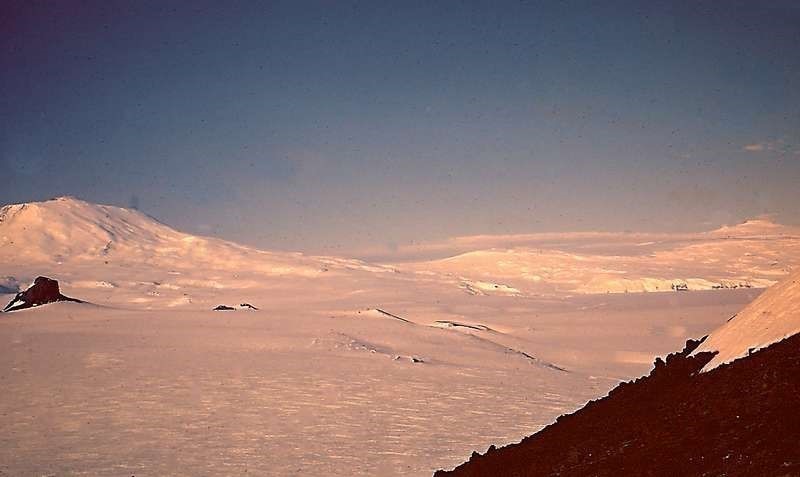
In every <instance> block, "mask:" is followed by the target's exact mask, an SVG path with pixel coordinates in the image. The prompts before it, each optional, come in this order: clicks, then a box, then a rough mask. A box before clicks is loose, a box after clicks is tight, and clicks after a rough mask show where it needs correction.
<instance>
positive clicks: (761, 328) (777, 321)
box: [695, 272, 800, 371]
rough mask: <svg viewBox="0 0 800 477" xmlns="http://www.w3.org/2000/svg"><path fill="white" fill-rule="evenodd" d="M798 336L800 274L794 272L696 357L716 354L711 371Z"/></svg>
mask: <svg viewBox="0 0 800 477" xmlns="http://www.w3.org/2000/svg"><path fill="white" fill-rule="evenodd" d="M798 333H800V272H795V273H793V274H792V275H791V276H789V277H788V278H786V279H785V280H783V281H782V282H780V283H778V284H777V285H775V286H773V287H771V288H770V289H768V290H767V291H766V292H764V293H763V294H762V295H761V296H759V297H758V298H756V299H755V300H754V301H753V302H752V303H751V304H750V305H748V306H747V307H746V308H745V309H744V310H742V311H741V312H739V313H738V314H737V315H736V316H735V317H733V318H732V319H731V320H730V321H729V322H727V323H725V324H724V325H723V326H721V327H720V328H719V329H717V330H715V331H714V332H712V333H711V334H710V335H709V336H708V338H707V339H706V340H705V341H704V342H703V344H701V345H700V347H699V348H698V349H697V350H696V351H695V354H697V353H702V352H706V351H708V352H716V353H717V354H716V355H715V356H714V358H713V359H712V360H711V361H710V362H709V363H708V364H706V365H705V367H704V368H703V371H709V370H711V369H714V368H716V367H717V366H720V365H721V364H725V363H729V362H731V361H733V360H735V359H737V358H741V357H744V356H747V355H748V354H750V353H752V352H754V351H757V350H759V349H762V348H765V347H767V346H769V345H771V344H772V343H776V342H778V341H781V340H783V339H784V338H788V337H789V336H792V335H796V334H798Z"/></svg>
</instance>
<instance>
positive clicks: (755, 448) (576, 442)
mask: <svg viewBox="0 0 800 477" xmlns="http://www.w3.org/2000/svg"><path fill="white" fill-rule="evenodd" d="M798 280H800V276H798V274H797V273H795V274H793V276H791V277H789V279H787V281H785V282H784V283H783V284H781V285H779V286H776V287H775V288H774V289H770V290H768V291H767V292H766V293H765V294H764V295H762V297H763V298H760V299H758V300H756V301H755V302H754V303H752V304H751V305H750V306H748V307H747V308H745V310H743V312H742V313H740V314H739V316H737V317H735V318H733V319H732V320H731V321H730V322H729V323H728V324H726V325H724V326H723V327H721V328H720V329H719V330H717V331H716V332H714V333H712V334H711V335H710V337H709V338H708V340H706V342H705V343H703V344H702V345H701V346H700V347H698V345H699V344H700V343H699V342H697V341H689V342H687V345H686V348H685V349H684V350H683V351H682V352H680V353H675V354H673V355H670V356H669V357H668V358H667V360H666V362H664V361H662V360H661V359H657V360H656V363H655V367H654V369H653V370H652V371H651V373H650V375H649V376H647V377H644V378H640V379H638V380H636V381H634V382H630V383H623V384H620V385H619V386H618V387H617V388H615V389H614V390H613V391H611V392H610V393H609V395H608V396H607V397H605V398H603V399H600V400H598V401H593V402H590V403H588V404H587V405H586V406H585V407H584V408H582V409H581V410H579V411H577V412H575V413H574V414H571V415H567V416H562V417H560V418H559V419H558V420H557V421H556V422H555V423H554V424H552V425H550V426H548V427H546V428H545V429H543V430H542V431H540V432H538V433H537V434H534V435H532V436H530V437H527V438H525V439H524V440H523V441H522V442H520V443H519V444H514V445H510V446H508V447H505V448H502V449H494V447H490V449H489V451H488V452H487V453H486V454H485V455H478V454H477V453H474V454H473V455H472V457H471V458H470V460H469V462H467V463H464V464H462V465H461V466H459V467H457V468H456V469H454V470H452V471H449V472H448V471H439V472H437V473H436V474H435V475H436V476H437V477H445V476H461V477H464V476H500V475H503V476H552V475H559V476H584V475H592V476H611V475H651V476H661V475H663V476H674V475H726V476H750V475H770V476H789V475H800V445H798V444H797V443H798V442H800V413H798V410H797V405H798V396H800V375H798V374H797V370H798V369H800V334H794V335H792V336H789V337H788V338H784V339H782V340H779V341H777V342H774V340H772V339H771V338H770V339H769V340H767V341H766V342H765V343H764V344H763V346H760V345H757V346H756V347H755V348H754V349H753V350H752V352H751V354H750V355H748V356H745V357H743V358H740V359H736V360H734V361H732V362H730V363H727V364H720V365H719V366H716V367H713V368H711V369H709V370H707V371H705V372H700V371H701V369H702V368H703V367H704V366H706V365H707V364H708V363H709V362H711V361H712V359H715V357H716V356H717V355H718V354H719V355H724V356H729V355H730V356H733V355H734V354H736V353H737V352H738V351H737V350H738V349H739V347H740V345H741V343H742V342H746V343H751V342H752V340H748V339H744V338H743V337H746V336H750V335H754V336H762V337H763V336H765V335H766V336H771V335H770V334H768V333H767V334H765V333H764V328H769V329H774V328H775V327H778V323H776V322H775V321H774V320H772V319H770V317H773V316H775V315H779V316H781V317H782V318H781V320H780V322H779V323H780V325H781V326H780V327H779V328H780V330H784V329H793V328H792V326H790V324H787V323H786V322H787V321H789V322H791V321H793V320H796V319H797V317H798V315H800V306H798V304H797V303H796V301H795V300H794V298H795V293H794V292H795V291H796V288H797V286H798ZM768 309H772V310H774V311H773V312H768ZM753 316H762V317H765V319H763V320H760V321H759V320H757V319H753V318H752V317H753ZM739 319H742V320H743V323H745V324H739V325H738V326H735V327H734V329H735V330H736V333H735V336H736V337H737V338H739V339H728V340H726V339H720V338H719V336H721V337H722V338H725V337H727V336H729V334H730V331H726V330H729V329H730V328H731V327H732V323H734V322H735V321H737V320H739ZM781 332H783V331H781ZM715 337H716V338H715ZM712 340H713V341H712ZM709 342H711V343H712V344H713V345H712V346H710V347H709V346H708V345H707V344H708V343H709ZM714 343H715V344H714ZM758 343H760V342H758ZM758 343H757V344H758ZM770 343H771V344H770ZM729 346H730V347H734V349H728V348H727V347H729ZM759 348H761V349H760V350H759Z"/></svg>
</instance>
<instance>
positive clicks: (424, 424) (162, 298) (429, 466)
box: [0, 198, 800, 476]
mask: <svg viewBox="0 0 800 477" xmlns="http://www.w3.org/2000/svg"><path fill="white" fill-rule="evenodd" d="M796 232H797V231H796V230H795V229H791V228H788V227H784V226H781V225H777V224H772V223H770V222H768V221H765V220H759V221H755V222H749V223H746V224H743V225H740V226H734V227H730V228H725V229H720V230H717V231H714V232H707V233H700V234H684V235H680V236H677V235H676V236H667V235H665V234H662V235H660V236H658V237H654V236H650V237H649V238H648V240H643V239H642V236H641V235H636V234H628V235H630V236H628V235H626V234H617V235H614V234H599V235H596V236H592V237H589V238H587V237H586V236H580V237H578V238H575V237H576V236H574V235H568V234H566V235H564V236H563V237H562V239H556V238H553V236H547V239H546V240H545V239H541V240H540V239H536V240H540V243H539V245H538V246H537V247H538V248H531V247H530V246H526V247H525V248H524V249H523V248H512V249H502V250H500V249H493V250H484V249H480V248H476V249H475V250H472V251H469V252H466V253H465V254H461V255H458V256H455V257H451V258H449V259H444V260H431V261H427V262H414V263H400V264H374V263H367V262H364V261H360V260H351V259H343V258H335V257H317V256H308V255H303V254H299V253H285V252H266V251H261V250H256V249H253V248H249V247H244V246H240V245H237V244H233V243H230V242H225V241H223V240H219V239H211V238H202V237H195V236H191V235H188V234H184V233H181V232H177V231H175V230H173V229H171V228H169V227H167V226H166V225H163V224H161V223H158V222H157V221H155V220H153V219H151V218H149V217H147V216H146V215H144V214H141V213H139V212H137V211H132V210H126V209H121V208H117V207H109V206H100V205H95V204H89V203H86V202H83V201H80V200H77V199H74V198H60V199H55V200H52V201H47V202H40V203H31V204H20V205H12V206H7V207H4V208H3V209H2V210H1V211H0V305H5V303H7V302H8V301H9V300H10V299H11V298H12V297H13V293H14V292H15V291H16V290H18V289H20V288H22V289H24V288H25V287H26V286H27V285H28V283H30V282H31V281H32V280H33V278H35V277H36V276H37V275H45V276H48V277H50V278H55V279H57V280H59V282H60V283H61V288H62V292H63V293H64V294H65V295H68V296H71V297H75V298H79V299H82V300H87V301H89V302H91V303H85V304H80V303H56V304H51V305H44V306H41V307H37V308H32V309H29V310H24V311H19V312H14V313H6V314H0V382H2V392H3V397H2V399H0V415H1V416H2V419H0V475H170V474H172V475H219V474H223V475H238V474H243V473H245V472H247V473H253V474H255V475H274V476H283V475H347V476H361V475H363V476H366V475H379V476H423V475H430V474H431V473H432V472H433V471H434V470H435V469H437V468H450V467H453V466H454V465H457V464H458V463H460V462H462V461H463V460H464V459H465V458H467V457H468V456H469V454H470V453H471V452H472V451H474V450H479V451H484V450H485V449H486V447H488V445H489V444H495V445H502V444H507V443H511V442H515V441H518V440H519V439H520V438H522V437H523V436H526V435H529V434H531V433H532V432H535V431H536V430H538V429H539V428H541V427H542V426H544V425H546V424H548V423H550V422H552V421H553V420H554V419H555V418H556V417H557V416H559V415H560V414H563V413H565V412H569V411H572V410H575V409H576V408H578V407H580V406H582V405H583V404H584V403H585V402H586V401H587V400H589V399H594V398H598V397H600V396H602V395H604V394H605V393H606V392H607V391H608V390H609V389H611V388H612V387H613V386H614V385H615V384H616V383H617V382H618V381H620V380H623V379H630V378H632V377H635V376H638V375H641V374H643V373H645V372H646V371H647V370H648V369H649V368H650V366H651V363H652V361H653V359H654V357H655V356H658V355H664V354H666V353H669V352H672V351H675V350H677V349H680V348H681V347H682V346H683V343H684V341H685V340H686V339H687V338H697V337H700V336H703V335H705V334H707V333H708V332H709V331H710V330H712V329H715V328H717V327H718V326H719V325H721V324H723V323H725V322H726V320H728V319H729V318H730V317H731V316H732V315H733V314H734V313H736V312H737V311H738V310H740V309H741V308H742V307H743V306H745V305H746V304H747V303H749V302H751V301H752V300H753V299H754V298H756V297H757V296H758V295H759V293H760V292H761V290H760V288H759V287H763V286H766V285H768V284H771V283H773V282H774V281H777V280H778V279H780V278H781V277H783V276H785V275H786V274H788V273H789V271H790V269H791V267H790V264H791V263H795V262H796V261H797V258H798V254H800V239H799V238H798V234H797V233H796ZM633 242H635V243H640V244H645V243H646V245H641V246H638V247H634V246H632V245H631V244H632V243H633ZM679 284H686V285H688V288H689V290H690V291H689V292H675V291H672V289H671V287H672V285H679ZM740 285H741V286H740ZM715 288H720V289H715ZM722 288H724V289H722ZM648 290H653V291H665V293H631V292H634V291H648ZM624 291H628V292H629V293H613V292H624ZM667 291H668V292H667ZM768 295H769V293H767V294H764V300H766V299H767V297H768ZM243 303H250V304H252V305H254V306H256V307H258V308H259V309H258V310H251V309H242V307H241V306H240V305H242V304H243ZM757 303H758V302H757ZM220 304H225V305H229V306H232V307H234V308H236V310H234V311H219V312H216V311H210V310H211V309H212V308H213V307H215V306H217V305H220ZM742 316H744V315H740V317H738V318H741V317H742ZM738 318H737V320H734V321H732V322H731V323H734V322H735V321H738ZM723 330H724V327H723ZM712 339H713V337H712ZM712 339H709V341H708V342H707V344H708V343H712V342H713V341H712Z"/></svg>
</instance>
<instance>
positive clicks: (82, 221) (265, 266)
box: [0, 197, 321, 275]
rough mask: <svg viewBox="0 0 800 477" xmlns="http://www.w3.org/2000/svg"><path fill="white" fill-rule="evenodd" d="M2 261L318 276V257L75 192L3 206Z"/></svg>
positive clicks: (0, 225)
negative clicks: (196, 231) (226, 237)
mask: <svg viewBox="0 0 800 477" xmlns="http://www.w3.org/2000/svg"><path fill="white" fill-rule="evenodd" d="M0 260H2V261H4V262H6V263H9V262H18V261H22V260H24V261H28V262H33V263H72V264H80V263H85V262H98V261H102V262H103V263H105V262H112V263H114V264H136V265H142V264H147V265H152V266H156V267H160V268H170V269H173V268H186V267H194V266H202V267H206V268H211V269H237V268H239V269H242V268H247V269H252V267H256V268H257V269H258V270H259V271H262V272H266V273H274V274H286V273H294V274H304V275H315V274H317V273H319V272H320V267H321V265H320V264H319V263H318V262H314V261H313V260H310V259H307V258H305V257H303V256H302V255H300V254H276V253H269V252H264V251H261V250H255V249H252V248H248V247H244V246H241V245H237V244H234V243H231V242H226V241H223V240H219V239H214V238H205V237H196V236H193V235H189V234H185V233H182V232H178V231H176V230H174V229H172V228H170V227H168V226H166V225H164V224H162V223H160V222H158V221H156V220H155V219H153V218H152V217H149V216H147V215H145V214H142V213H141V212H138V211H136V210H130V209H124V208H120V207H113V206H108V205H99V204H91V203H89V202H85V201H82V200H79V199H76V198H73V197H60V198H57V199H53V200H49V201H45V202H35V203H29V204H14V205H8V206H5V207H3V208H2V209H0Z"/></svg>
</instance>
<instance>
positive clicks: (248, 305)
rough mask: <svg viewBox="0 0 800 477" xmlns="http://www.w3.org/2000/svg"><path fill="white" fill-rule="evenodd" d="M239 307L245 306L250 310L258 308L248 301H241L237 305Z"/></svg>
mask: <svg viewBox="0 0 800 477" xmlns="http://www.w3.org/2000/svg"><path fill="white" fill-rule="evenodd" d="M239 307H240V308H247V309H250V310H258V308H257V307H255V306H253V305H251V304H250V303H242V304H240V305H239Z"/></svg>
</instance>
